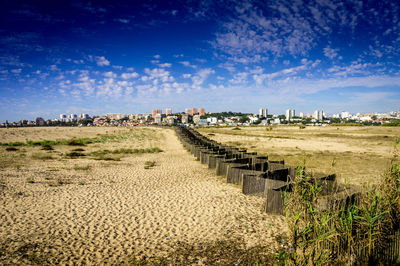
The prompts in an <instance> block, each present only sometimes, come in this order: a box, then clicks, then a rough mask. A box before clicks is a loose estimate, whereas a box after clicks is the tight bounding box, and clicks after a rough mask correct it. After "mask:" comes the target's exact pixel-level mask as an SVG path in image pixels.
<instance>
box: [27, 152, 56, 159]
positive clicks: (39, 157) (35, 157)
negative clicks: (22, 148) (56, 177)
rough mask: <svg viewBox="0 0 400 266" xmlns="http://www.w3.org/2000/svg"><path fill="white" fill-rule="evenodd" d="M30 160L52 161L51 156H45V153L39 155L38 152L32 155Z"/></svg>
mask: <svg viewBox="0 0 400 266" xmlns="http://www.w3.org/2000/svg"><path fill="white" fill-rule="evenodd" d="M31 158H32V159H35V160H52V159H54V158H53V156H51V155H49V154H46V153H40V152H35V153H32V155H31Z"/></svg>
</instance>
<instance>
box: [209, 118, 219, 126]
mask: <svg viewBox="0 0 400 266" xmlns="http://www.w3.org/2000/svg"><path fill="white" fill-rule="evenodd" d="M217 121H218V119H217V118H216V117H208V118H207V122H208V123H209V124H211V125H215V124H216V123H217Z"/></svg>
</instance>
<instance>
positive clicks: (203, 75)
mask: <svg viewBox="0 0 400 266" xmlns="http://www.w3.org/2000/svg"><path fill="white" fill-rule="evenodd" d="M214 73H215V71H214V70H213V69H211V68H203V69H200V70H199V71H197V73H196V74H195V75H194V76H193V77H192V88H195V89H200V86H201V85H203V83H204V81H205V80H206V79H207V78H208V77H209V76H210V75H211V74H214Z"/></svg>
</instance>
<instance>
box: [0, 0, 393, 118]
mask: <svg viewBox="0 0 400 266" xmlns="http://www.w3.org/2000/svg"><path fill="white" fill-rule="evenodd" d="M0 14H1V17H2V19H1V20H0V21H1V22H0V52H1V56H0V121H5V120H9V121H18V120H21V119H29V118H34V117H58V115H59V114H60V113H66V114H70V113H90V114H102V113H150V112H151V110H152V109H154V108H157V109H162V110H165V109H166V108H171V109H172V110H181V111H184V110H185V108H187V107H188V106H202V107H204V108H205V109H206V110H207V112H221V111H237V112H246V113H255V112H257V111H256V110H257V109H258V108H261V107H264V106H265V107H267V108H268V112H269V113H280V114H284V113H285V110H287V109H295V110H296V111H297V110H301V111H302V112H303V113H313V112H314V111H315V110H324V112H326V113H330V114H333V113H340V112H341V111H349V112H352V113H357V112H360V113H366V112H389V111H396V110H398V109H399V102H400V68H399V63H398V62H399V61H400V60H399V59H400V9H399V7H398V6H397V5H396V3H395V2H394V3H392V2H390V1H379V3H377V1H372V2H368V3H367V2H364V1H356V0H354V1H340V0H331V1H310V2H309V1H307V3H306V2H305V1H294V2H293V1H271V2H269V4H262V3H260V2H257V1H241V2H236V1H197V2H189V1H174V2H172V3H165V2H164V1H151V2H135V5H133V4H131V3H130V2H128V1H119V2H118V3H112V4H111V3H109V2H105V1H96V2H83V1H69V2H63V3H58V2H49V1H40V2H38V3H32V2H31V1H19V2H12V1H3V2H1V3H0Z"/></svg>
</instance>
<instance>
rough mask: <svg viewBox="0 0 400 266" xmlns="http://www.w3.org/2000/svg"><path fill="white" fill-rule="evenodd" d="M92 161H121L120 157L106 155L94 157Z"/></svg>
mask: <svg viewBox="0 0 400 266" xmlns="http://www.w3.org/2000/svg"><path fill="white" fill-rule="evenodd" d="M92 159H93V160H101V161H121V158H120V157H115V156H106V155H99V156H97V157H94V158H92Z"/></svg>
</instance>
